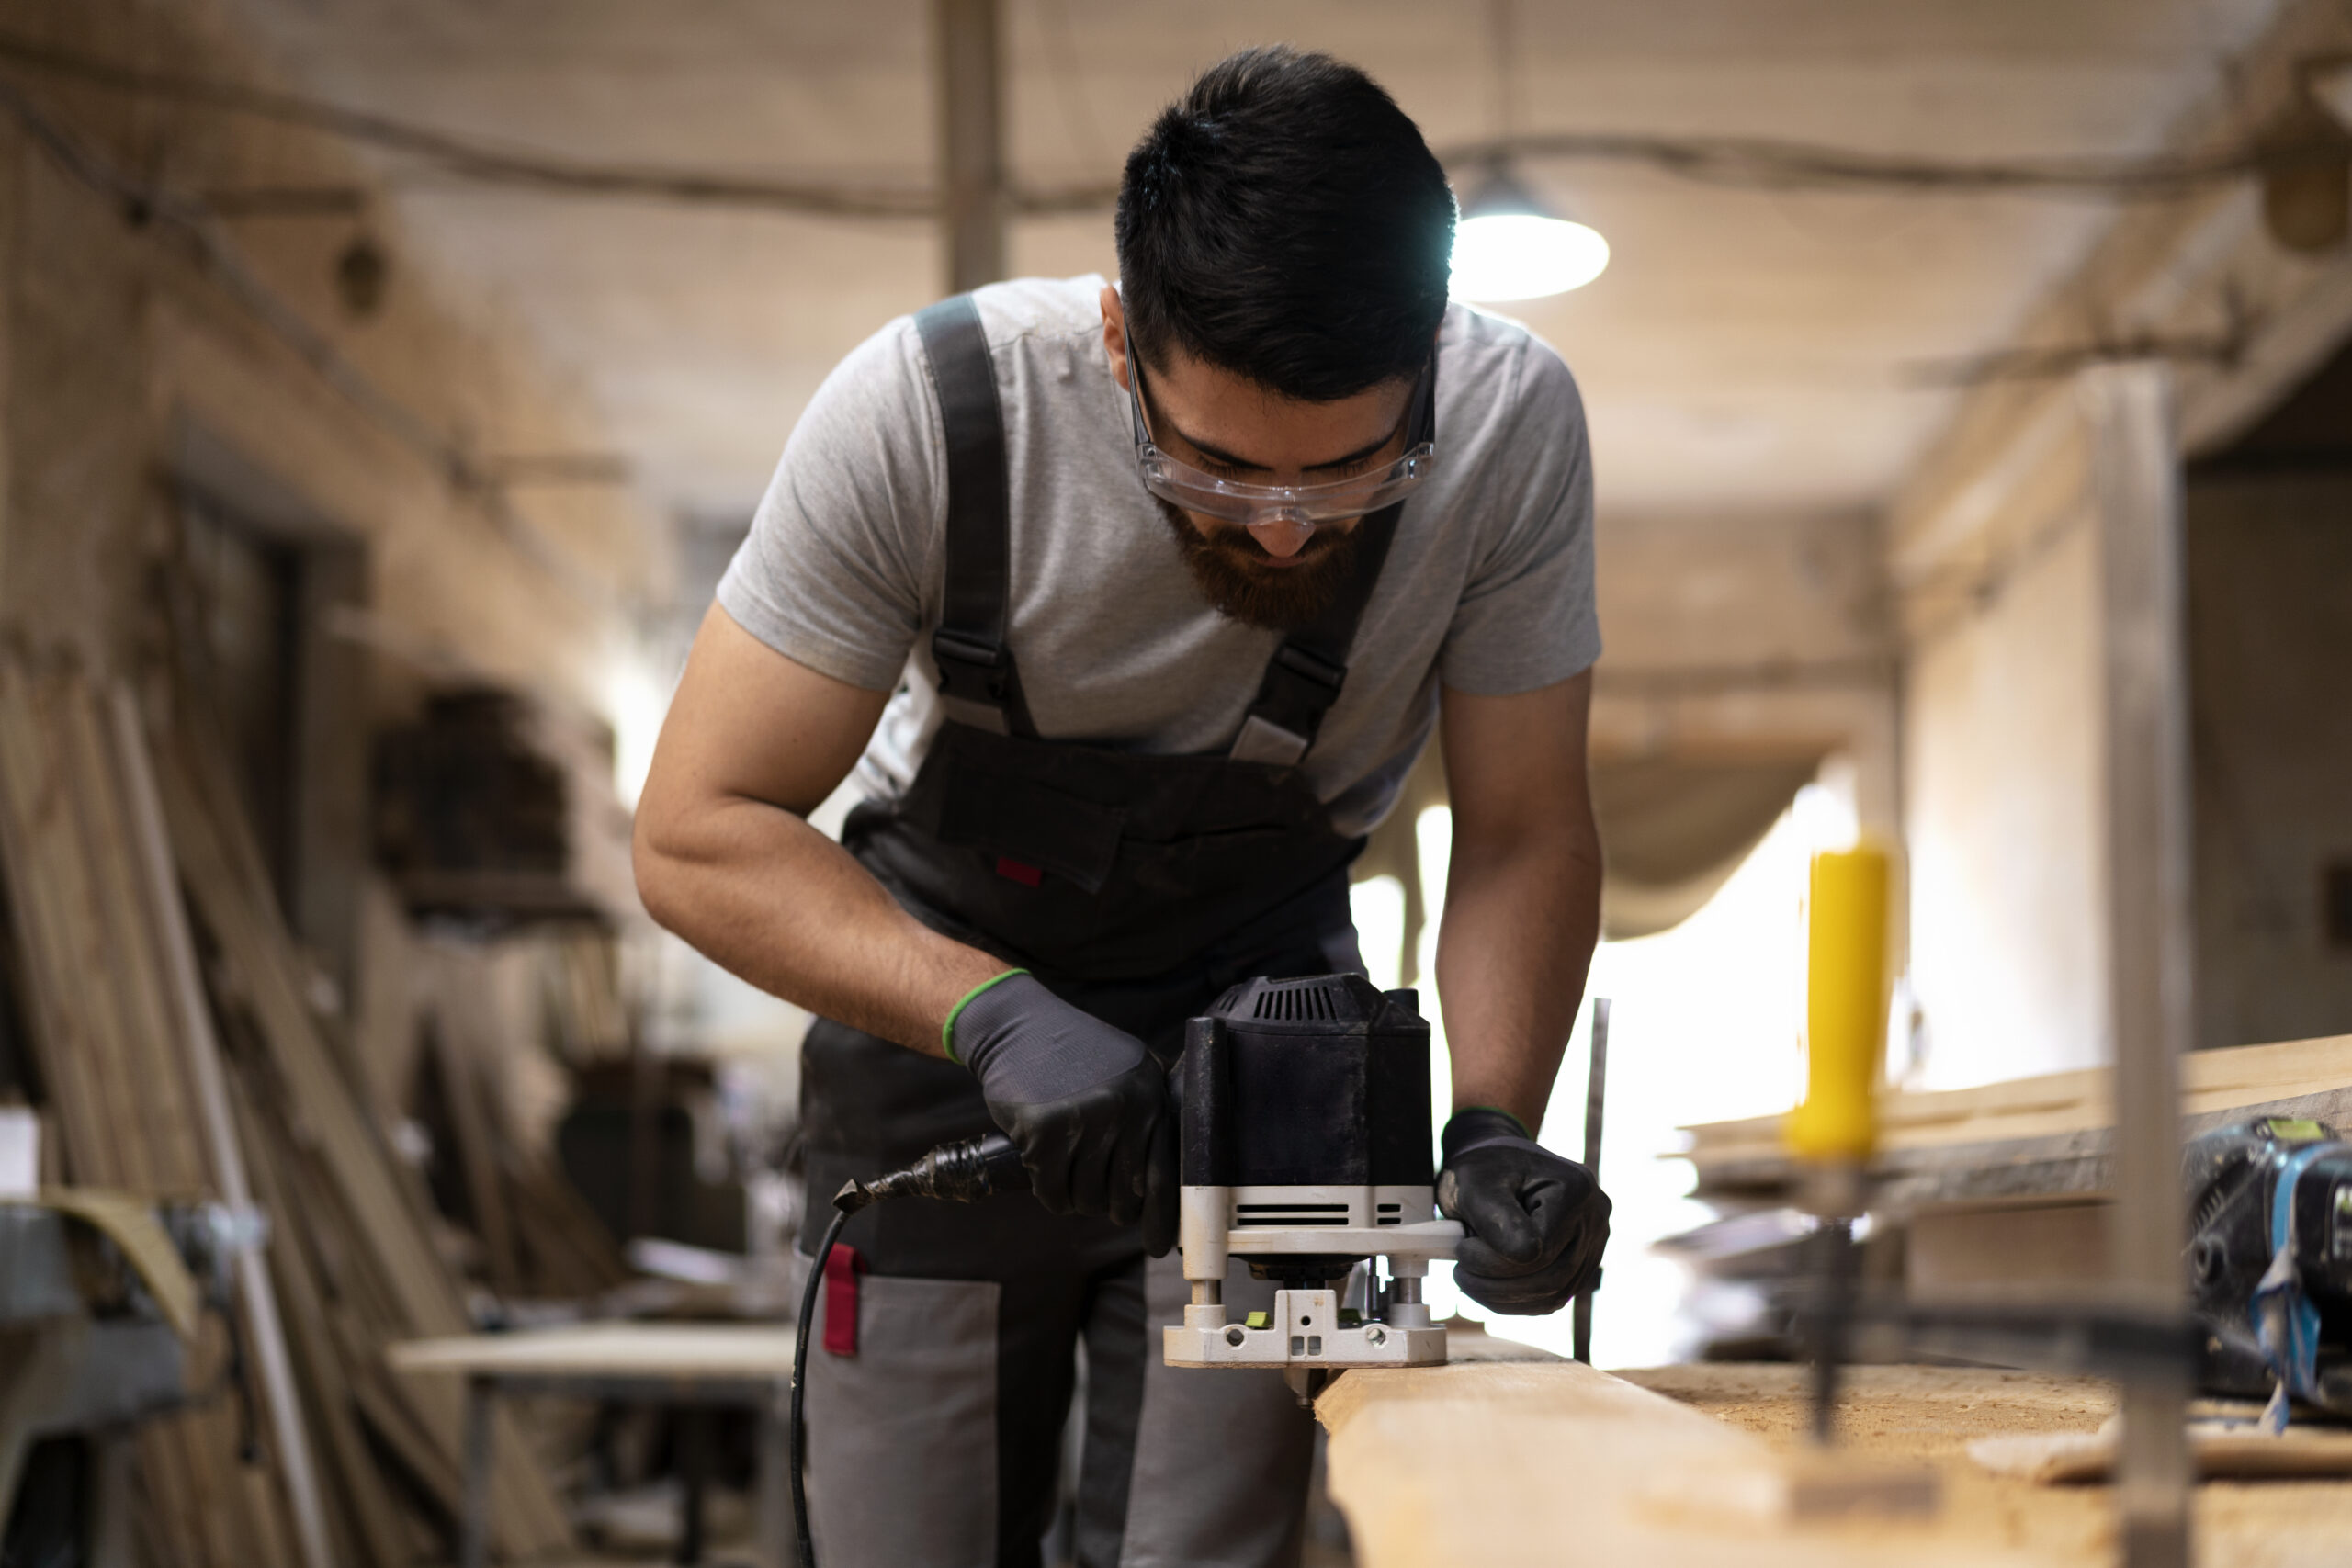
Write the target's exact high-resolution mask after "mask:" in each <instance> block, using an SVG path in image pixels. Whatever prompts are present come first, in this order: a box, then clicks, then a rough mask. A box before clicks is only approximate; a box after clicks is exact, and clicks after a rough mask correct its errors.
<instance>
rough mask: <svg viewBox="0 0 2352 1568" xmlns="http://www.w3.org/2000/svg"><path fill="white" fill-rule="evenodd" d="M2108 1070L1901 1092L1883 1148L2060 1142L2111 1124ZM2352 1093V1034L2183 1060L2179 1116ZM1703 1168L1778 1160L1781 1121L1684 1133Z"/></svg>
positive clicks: (1890, 1101)
mask: <svg viewBox="0 0 2352 1568" xmlns="http://www.w3.org/2000/svg"><path fill="white" fill-rule="evenodd" d="M2111 1082H2112V1077H2111V1075H2110V1073H2109V1070H2108V1069H2107V1068H2104V1067H2094V1068H2087V1069H2082V1070H2078V1071H2075V1072H2066V1073H2050V1074H2044V1075H2042V1076H2041V1077H2030V1078H2015V1079H2010V1080H2007V1081H2006V1082H2002V1083H1996V1084H1985V1085H1981V1086H1979V1087H1977V1088H1974V1089H1946V1090H1939V1091H1937V1092H1934V1093H1928V1094H1894V1095H1888V1096H1886V1097H1885V1098H1884V1099H1883V1101H1882V1102H1881V1111H1882V1116H1881V1128H1882V1137H1881V1142H1882V1144H1883V1146H1885V1147H1887V1148H1890V1149H1922V1148H1938V1147H1945V1146H1953V1145H1967V1144H1978V1143H2007V1142H2016V1141H2020V1140H2023V1139H2027V1138H2041V1137H2053V1136H2059V1135H2063V1134H2068V1133H2076V1132H2086V1131H2091V1130H2095V1129H2098V1128H2103V1127H2109V1126H2112V1125H2113V1124H2114V1120H2115V1117H2114V1111H2113V1103H2112V1089H2111V1087H2110V1086H2111ZM2347 1087H2352V1035H2336V1036H2332V1037H2328V1038H2323V1039H2315V1040H2290V1041H2282V1042H2279V1043H2274V1044H2267V1045H2241V1046H2235V1047H2232V1048H2230V1049H2227V1050H2220V1051H2199V1052H2195V1053H2192V1054H2191V1055H2188V1056H2187V1057H2185V1058H2183V1059H2182V1063H2181V1110H2182V1111H2183V1113H2184V1114H2187V1115H2191V1116H2196V1115H2204V1114H2211V1113H2212V1112H2215V1111H2228V1110H2232V1109H2234V1108H2236V1107H2240V1106H2245V1107H2252V1106H2259V1105H2267V1104H2271V1103H2274V1102H2276V1101H2278V1100H2294V1099H2300V1098H2302V1097H2305V1096H2308V1095H2314V1094H2321V1093H2324V1092H2327V1091H2329V1090H2332V1089H2346V1088H2347ZM1682 1130H1683V1131H1684V1132H1685V1133H1687V1134H1690V1136H1691V1149H1690V1155H1689V1157H1690V1158H1691V1161H1692V1162H1693V1163H1694V1164H1697V1165H1700V1166H1702V1167H1706V1166H1709V1165H1724V1164H1731V1163H1736V1162H1747V1161H1754V1160H1764V1159H1771V1158H1776V1157H1778V1156H1780V1154H1781V1141H1780V1139H1781V1118H1780V1117H1779V1116H1777V1115H1776V1116H1755V1117H1747V1118H1745V1119H1743V1120H1739V1121H1736V1122H1709V1123H1705V1124H1702V1125H1700V1126H1694V1127H1686V1128H1684V1129H1682Z"/></svg>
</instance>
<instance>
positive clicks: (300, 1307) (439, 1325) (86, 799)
mask: <svg viewBox="0 0 2352 1568" xmlns="http://www.w3.org/2000/svg"><path fill="white" fill-rule="evenodd" d="M0 862H5V869H6V884H7V900H6V905H7V911H8V916H9V923H10V926H11V927H12V931H11V938H12V940H11V942H10V944H9V945H10V947H11V948H12V950H13V951H12V953H11V959H12V970H11V978H12V980H13V981H14V988H15V990H16V991H17V994H18V998H19V1004H20V1007H21V1010H22V1011H23V1012H24V1014H25V1017H24V1020H23V1021H24V1023H25V1025H26V1028H27V1031H28V1034H29V1036H30V1040H31V1044H32V1052H31V1055H32V1057H33V1061H34V1065H35V1066H36V1068H37V1070H38V1073H39V1076H40V1089H41V1098H42V1100H43V1101H44V1115H45V1117H46V1118H47V1119H48V1121H49V1122H50V1123H51V1125H52V1126H53V1127H54V1130H55V1137H56V1139H57V1141H58V1143H59V1145H61V1151H60V1152H61V1153H62V1175H63V1177H64V1179H66V1180H67V1181H69V1182H72V1183H74V1184H76V1185H83V1186H91V1187H104V1188H112V1189H118V1190H124V1191H128V1192H130V1193H133V1194H137V1195H141V1196H143V1197H149V1198H153V1199H157V1200H165V1201H185V1200H197V1199H220V1198H222V1197H224V1196H225V1197H230V1198H234V1197H236V1196H239V1195H240V1194H241V1193H242V1191H243V1190H250V1193H251V1196H252V1199H253V1201H254V1202H256V1203H257V1204H258V1205H260V1206H261V1208H262V1209H263V1210H265V1211H266V1213H267V1215H268V1216H269V1220H270V1224H271V1227H272V1234H271V1239H270V1242H269V1245H268V1247H267V1249H266V1258H267V1266H266V1274H264V1272H263V1271H262V1270H261V1269H250V1270H249V1271H248V1272H247V1273H246V1274H245V1275H244V1276H243V1278H242V1279H241V1285H242V1287H243V1288H242V1289H241V1290H240V1291H239V1292H238V1302H237V1306H236V1309H235V1310H236V1314H237V1317H238V1322H237V1325H236V1326H237V1331H238V1337H239V1340H240V1342H241V1343H242V1346H243V1350H244V1353H243V1356H242V1357H238V1358H233V1359H232V1357H231V1356H230V1355H229V1354H228V1353H227V1352H228V1345H227V1343H226V1341H227V1335H226V1333H225V1332H224V1330H223V1326H222V1325H221V1324H220V1322H219V1321H218V1319H217V1318H216V1319H213V1320H211V1321H210V1322H209V1342H207V1343H203V1344H199V1345H198V1347H196V1354H195V1355H194V1356H193V1357H192V1359H191V1371H190V1374H189V1384H190V1386H191V1388H195V1389H198V1390H200V1391H206V1392H203V1393H199V1394H198V1398H197V1400H196V1402H195V1403H194V1404H193V1406H192V1407H191V1408H190V1409H189V1410H187V1412H186V1413H184V1414H181V1415H178V1416H173V1417H170V1418H167V1419H164V1420H161V1421H157V1422H153V1423H150V1424H148V1425H147V1427H145V1428H144V1429H143V1431H142V1433H141V1437H140V1439H139V1442H140V1449H139V1456H140V1461H141V1462H140V1465H139V1475H140V1479H141V1487H142V1492H141V1499H142V1507H141V1515H142V1517H141V1518H140V1519H139V1520H138V1521H137V1528H136V1533H135V1540H137V1542H138V1543H139V1546H140V1549H141V1554H142V1556H143V1558H144V1560H145V1562H148V1563H150V1564H153V1565H154V1568H279V1565H286V1568H296V1565H300V1568H313V1565H320V1568H322V1563H323V1562H336V1563H347V1564H356V1565H362V1568H394V1565H395V1564H404V1563H407V1562H412V1561H413V1560H415V1559H416V1558H417V1557H418V1556H420V1555H424V1554H432V1553H434V1552H435V1551H437V1549H438V1548H439V1546H440V1545H441V1543H442V1541H443V1540H444V1539H445V1533H446V1529H447V1522H448V1520H449V1519H450V1518H451V1517H453V1516H454V1512H455V1509H456V1507H457V1504H458V1454H459V1440H460V1433H459V1416H460V1411H459V1404H460V1395H459V1390H458V1388H457V1387H456V1386H455V1385H454V1384H445V1383H437V1382H428V1381H420V1380H413V1379H402V1378H398V1377H395V1376H394V1375H393V1374H392V1373H391V1372H390V1371H389V1370H388V1369H387V1367H386V1365H385V1362H384V1358H383V1349H384V1347H385V1346H386V1345H387V1344H388V1343H389V1342H390V1341H393V1340H397V1339H403V1338H410V1337H419V1336H429V1335H447V1334H461V1333H466V1332H469V1330H470V1329H471V1328H472V1326H473V1325H472V1324H471V1322H470V1320H469V1316H468V1314H467V1311H466V1305H465V1301H464V1297H463V1294H462V1292H461V1287H460V1283H459V1281H458V1279H457V1277H456V1275H455V1274H454V1273H453V1271H452V1270H451V1269H450V1268H449V1267H448V1265H447V1262H446V1261H445V1259H444V1258H443V1257H442V1256H441V1255H440V1254H439V1253H438V1252H436V1250H435V1247H434V1246H433V1244H432V1239H431V1222H430V1219H429V1214H428V1202H427V1200H426V1199H425V1197H424V1194H423V1192H422V1191H421V1190H420V1188H419V1184H418V1183H417V1182H416V1180H415V1179H413V1175H412V1174H411V1173H410V1172H408V1171H407V1170H406V1169H405V1168H402V1167H401V1165H400V1164H399V1163H398V1162H397V1161H396V1160H395V1159H394V1158H393V1157H392V1156H391V1154H390V1150H389V1148H388V1146H387V1145H386V1142H385V1139H384V1137H383V1135H382V1132H381V1129H380V1128H379V1126H378V1124H377V1123H376V1122H375V1120H374V1119H373V1118H372V1117H371V1116H370V1115H369V1113H368V1108H367V1105H366V1102H365V1100H364V1099H363V1094H364V1091H363V1090H362V1089H360V1088H359V1087H358V1076H357V1074H356V1072H354V1071H353V1070H352V1069H351V1067H350V1064H349V1063H348V1062H347V1061H346V1060H345V1059H344V1058H343V1057H342V1056H341V1055H340V1054H339V1052H338V1050H337V1042H336V1041H335V1039H334V1036H333V1034H332V1032H331V1028H330V1025H329V1023H328V1021H325V1020H322V1018H321V1017H320V1015H318V1014H317V1013H315V1012H313V1010H312V1009H311V1005H310V1003H309V1002H308V1001H307V1000H306V995H307V988H306V987H307V983H308V974H309V972H308V969H307V967H306V964H305V962H304V960H303V958H302V956H301V954H300V951H299V949H298V948H297V946H296V944H295V942H294V941H293V939H292V937H291V936H290V935H289V934H288V931H287V929H286V927H285V924H284V922H283V919H282V917H281V916H280V914H279V911H278V908H277V902H276V899H275V897H274V896H273V894H272V892H271V889H270V884H269V880H268V876H267V873H266V869H265V866H264V863H263V861H262V857H261V855H260V853H259V852H258V850H257V848H256V846H255V844H254V840H253V836H252V833H251V830H250V829H249V828H248V827H247V825H246V823H245V821H244V819H243V815H242V812H241V810H240V808H239V807H238V806H237V805H236V803H235V796H234V795H233V792H232V788H231V786H230V784H229V782H228V780H227V777H226V774H225V770H224V769H223V768H222V766H221V765H220V762H219V761H218V759H216V758H212V757H210V756H209V755H207V754H205V752H204V750H203V749H202V748H201V747H200V746H198V745H196V744H193V743H191V741H190V738H188V737H187V736H185V735H183V736H180V737H178V738H177V739H167V740H165V741H164V743H162V744H154V743H152V742H151V741H150V739H149V737H148V736H147V734H146V732H145V730H144V728H143V727H142V725H141V720H140V717H139V715H138V713H137V711H136V708H135V706H134V705H133V704H132V702H131V701H130V698H129V696H128V694H124V693H120V692H117V693H113V694H101V693H100V692H98V691H97V690H96V689H95V688H94V687H93V686H92V684H91V683H90V682H87V681H86V680H85V679H83V678H81V677H80V676H78V675H76V674H74V673H72V672H71V671H44V670H40V669H36V668H34V667H33V666H32V665H31V664H30V663H29V662H28V660H25V659H23V658H21V657H18V656H13V655H12V656H8V657H6V658H0ZM526 1201H527V1200H526ZM238 1384H242V1385H243V1388H242V1391H241V1390H240V1389H239V1388H238V1387H237V1386H236V1385H238ZM247 1401H249V1404H247V1403H246V1402H247ZM241 1406H243V1407H244V1408H249V1409H250V1410H251V1411H252V1412H253V1413H254V1418H253V1419H252V1420H251V1421H250V1422H246V1421H244V1420H243V1419H241V1414H240V1412H241ZM505 1419H506V1418H505V1417H504V1416H503V1415H502V1416H501V1420H502V1421H504V1420H505ZM248 1431H249V1432H250V1438H248V1437H247V1436H246V1435H245V1433H246V1432H248ZM498 1460H499V1469H498V1472H497V1475H496V1478H495V1484H494V1488H493V1520H494V1536H495V1543H496V1545H497V1547H498V1550H499V1551H500V1552H501V1554H502V1555H503V1556H504V1557H507V1558H509V1559H523V1558H528V1557H532V1556H537V1555H539V1554H541V1553H544V1552H547V1551H553V1550H556V1549H559V1548H561V1547H564V1546H566V1545H568V1544H569V1543H570V1541H571V1529H570V1526H569V1524H568V1522H567V1520H566V1518H565V1516H564V1513H563V1511H562V1508H561V1507H560V1504H559V1503H558V1500H557V1498H556V1495H555V1492H554V1489H553V1486H552V1485H551V1483H550V1481H549V1478H548V1472H547V1471H546V1469H545V1467H544V1466H543V1465H542V1464H541V1463H540V1462H539V1461H537V1459H536V1458H535V1457H534V1456H533V1454H532V1452H531V1450H530V1449H529V1447H528V1446H527V1445H526V1443H525V1442H524V1441H522V1440H520V1438H519V1435H518V1434H517V1433H515V1432H514V1431H512V1430H508V1431H506V1432H504V1433H503V1434H502V1438H501V1441H500V1442H499V1445H498Z"/></svg>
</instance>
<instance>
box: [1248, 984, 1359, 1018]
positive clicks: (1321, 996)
mask: <svg viewBox="0 0 2352 1568" xmlns="http://www.w3.org/2000/svg"><path fill="white" fill-rule="evenodd" d="M1346 995H1347V988H1346V987H1344V986H1339V985H1333V984H1331V983H1330V982H1329V981H1324V982H1321V983H1318V984H1316V985H1311V986H1269V987H1266V988H1265V989H1264V990H1262V991H1260V992H1259V993H1258V1000H1257V1004H1256V1005H1255V1006H1254V1007H1252V1008H1251V1009H1250V1016H1251V1017H1253V1018H1264V1019H1272V1020H1273V1021H1275V1022H1277V1023H1324V1022H1330V1021H1335V1020H1337V1019H1338V1018H1339V1017H1340V1007H1339V1003H1340V998H1343V997H1344V996H1346Z"/></svg>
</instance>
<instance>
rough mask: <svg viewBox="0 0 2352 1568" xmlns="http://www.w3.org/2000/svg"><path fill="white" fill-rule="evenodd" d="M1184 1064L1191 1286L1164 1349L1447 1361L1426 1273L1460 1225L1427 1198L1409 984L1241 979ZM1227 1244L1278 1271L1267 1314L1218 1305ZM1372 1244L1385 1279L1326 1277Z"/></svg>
mask: <svg viewBox="0 0 2352 1568" xmlns="http://www.w3.org/2000/svg"><path fill="white" fill-rule="evenodd" d="M1179 1081H1180V1092H1181V1095H1182V1101H1183V1125H1182V1146H1183V1156H1182V1157H1183V1167H1182V1228H1181V1231H1180V1236H1179V1239H1180V1245H1181V1247H1182V1252H1183V1266H1184V1278H1185V1279H1186V1280H1187V1281H1189V1282H1190V1283H1191V1285H1192V1288H1193V1304H1192V1305H1190V1306H1189V1307H1187V1308H1186V1309H1185V1312H1184V1323H1183V1325H1182V1327H1172V1326H1171V1327H1170V1328H1167V1329H1166V1330H1164V1331H1163V1339H1164V1345H1163V1352H1164V1356H1165V1359H1166V1360H1167V1362H1168V1364H1169V1365H1170V1366H1228V1367H1279V1368H1283V1369H1284V1370H1285V1371H1295V1372H1300V1373H1306V1372H1311V1371H1316V1370H1331V1371H1336V1370H1340V1369H1342V1368H1346V1367H1351V1366H1425V1365H1434V1364H1437V1363H1441V1362H1442V1361H1443V1360H1444V1359H1445V1331H1444V1330H1443V1329H1442V1328H1438V1327H1436V1326H1434V1325H1431V1324H1430V1315H1429V1308H1428V1307H1427V1305H1425V1304H1424V1303H1422V1301H1421V1291H1420V1285H1421V1280H1422V1279H1423V1278H1424V1277H1425V1276H1426V1275H1427V1274H1428V1272H1429V1264H1430V1259H1432V1258H1452V1257H1453V1247H1454V1243H1455V1242H1456V1241H1458V1240H1459V1239H1460V1238H1461V1235H1462V1227H1461V1226H1460V1225H1459V1224H1455V1223H1454V1222H1453V1221H1451V1220H1441V1219H1439V1218H1437V1215H1436V1209H1437V1202H1436V1194H1435V1179H1436V1172H1435V1170H1434V1168H1433V1164H1432V1160H1431V1157H1430V1127H1431V1122H1430V1026H1429V1023H1428V1021H1426V1020H1424V1019H1423V1018H1422V1017H1421V1016H1420V1013H1419V998H1417V997H1416V995H1415V994H1414V993H1413V992H1412V991H1409V990H1399V991H1388V992H1382V991H1381V990H1379V989H1377V988H1376V987H1374V986H1373V984H1372V982H1370V981H1369V980H1366V979H1365V978H1364V977H1363V976H1360V975H1318V976H1310V977H1307V978H1304V979H1289V980H1270V979H1264V978H1260V979H1255V980H1249V981H1245V982H1243V983H1242V984H1241V985H1238V986H1236V987H1233V988H1232V989H1231V990H1229V991H1227V993H1226V994H1225V995H1224V996H1223V997H1221V998H1218V999H1217V1003H1216V1006H1215V1007H1214V1008H1212V1009H1211V1010H1209V1012H1208V1013H1207V1015H1206V1016H1204V1017H1201V1018H1196V1019H1193V1020H1192V1021H1191V1022H1190V1023H1188V1024H1187V1025H1186V1028H1185V1038H1184V1056H1183V1061H1182V1066H1181V1067H1180V1068H1179ZM1235 1257H1239V1258H1243V1259H1244V1260H1245V1261H1247V1262H1248V1263H1249V1265H1250V1271H1251V1272H1252V1273H1253V1274H1255V1275H1256V1276H1257V1277H1259V1278H1260V1279H1267V1280H1275V1281H1277V1282H1279V1283H1280V1284H1281V1285H1283V1287H1284V1288H1283V1290H1281V1291H1280V1292H1277V1294H1276V1298H1275V1310H1274V1311H1273V1312H1272V1313H1270V1314H1264V1316H1265V1318H1266V1321H1265V1322H1263V1323H1257V1322H1254V1321H1253V1322H1251V1323H1245V1324H1229V1323H1227V1321H1226V1310H1225V1305H1224V1301H1223V1286H1224V1281H1225V1277H1226V1269H1227V1264H1228V1263H1229V1261H1230V1260H1231V1259H1232V1258H1235ZM1375 1258H1386V1259H1387V1260H1388V1270H1387V1272H1388V1280H1387V1281H1386V1283H1385V1287H1384V1286H1383V1284H1382V1283H1381V1282H1380V1280H1378V1278H1377V1276H1376V1275H1374V1277H1373V1278H1372V1280H1371V1282H1370V1284H1369V1285H1368V1288H1367V1291H1366V1296H1365V1306H1364V1308H1363V1309H1362V1310H1357V1309H1349V1308H1344V1307H1343V1306H1342V1303H1340V1297H1339V1292H1338V1291H1337V1290H1336V1289H1335V1288H1334V1286H1335V1285H1336V1284H1338V1283H1340V1282H1343V1281H1344V1280H1346V1278H1347V1277H1348V1275H1349V1274H1350V1273H1351V1270H1352V1269H1354V1267H1355V1266H1356V1265H1357V1264H1358V1263H1363V1262H1369V1261H1370V1260H1372V1259H1375ZM1259 1315H1260V1314H1251V1316H1252V1318H1253V1320H1254V1319H1255V1318H1257V1317H1258V1316H1259ZM1294 1381H1295V1382H1303V1381H1304V1380H1303V1379H1295V1380H1294ZM1301 1392H1302V1394H1304V1393H1305V1392H1306V1390H1305V1389H1304V1388H1302V1391H1301Z"/></svg>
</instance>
